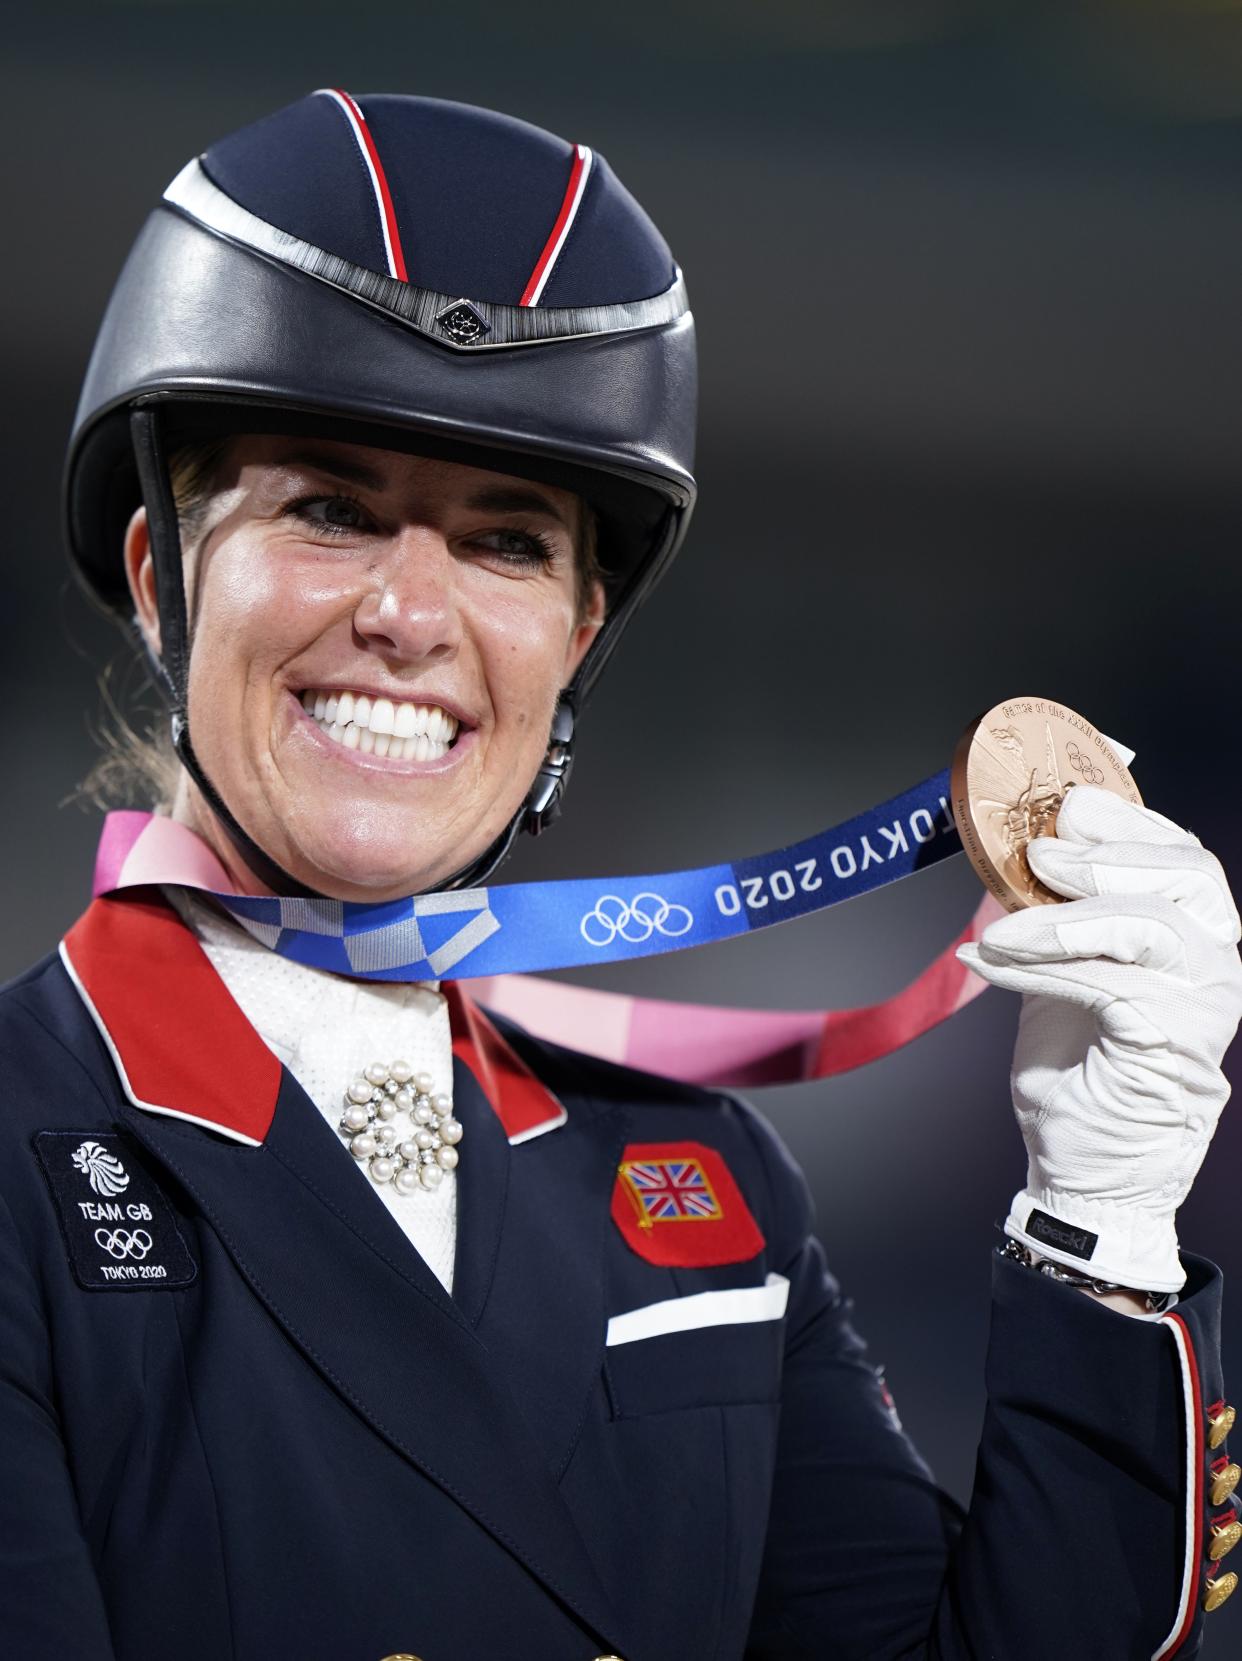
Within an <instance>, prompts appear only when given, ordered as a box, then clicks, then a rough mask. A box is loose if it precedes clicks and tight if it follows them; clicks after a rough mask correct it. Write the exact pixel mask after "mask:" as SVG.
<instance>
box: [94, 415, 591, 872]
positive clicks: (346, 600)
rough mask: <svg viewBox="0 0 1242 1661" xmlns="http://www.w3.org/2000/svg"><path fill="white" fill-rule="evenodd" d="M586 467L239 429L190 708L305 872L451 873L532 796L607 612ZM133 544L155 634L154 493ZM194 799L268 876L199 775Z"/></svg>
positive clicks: (230, 788)
mask: <svg viewBox="0 0 1242 1661" xmlns="http://www.w3.org/2000/svg"><path fill="white" fill-rule="evenodd" d="M582 512H583V510H582V505H581V503H580V501H579V499H578V498H577V497H576V496H574V495H572V494H571V493H570V492H568V491H564V490H558V489H554V488H552V487H550V486H547V485H543V484H532V483H531V482H529V481H527V480H524V479H518V478H515V477H512V476H511V475H508V474H503V473H492V472H487V471H485V470H483V469H480V468H474V467H464V466H461V465H459V464H457V463H455V462H444V461H431V460H428V459H427V458H425V457H420V456H408V455H400V454H397V453H395V452H393V451H389V450H377V449H371V448H367V447H364V446H361V445H355V444H344V443H336V442H328V441H322V440H318V439H315V440H309V439H294V438H279V437H260V436H253V437H243V438H236V439H233V440H232V441H231V442H230V444H229V445H228V447H227V449H226V451H225V454H224V457H223V460H222V463H221V465H220V467H219V468H218V470H217V473H216V479H215V489H214V491H213V493H212V495H211V498H210V500H209V502H208V504H207V507H206V510H205V513H204V514H203V516H202V519H201V521H200V522H199V523H198V524H196V526H195V533H196V535H195V545H194V546H193V547H192V548H191V549H189V550H188V551H187V555H186V587H187V594H188V596H189V606H190V618H191V635H192V643H193V644H192V651H191V669H190V686H189V715H190V731H191V733H192V735H193V739H194V747H195V750H196V752H197V754H198V756H199V759H200V761H201V762H202V765H203V767H204V770H205V771H206V773H207V776H208V777H209V778H210V779H211V780H212V782H213V783H214V784H215V786H216V788H217V789H218V790H219V792H220V794H221V796H222V797H223V798H224V800H225V801H226V802H227V803H228V805H229V807H230V809H231V810H232V812H233V814H234V816H235V817H236V818H237V819H238V821H239V822H240V823H241V825H242V826H243V828H244V829H245V830H246V831H247V832H248V834H249V835H250V836H251V837H252V838H253V839H254V841H255V842H257V843H258V844H259V846H260V847H261V848H263V849H264V850H265V852H266V853H268V854H269V855H270V856H271V857H272V858H273V859H275V860H276V861H277V863H278V864H280V865H281V866H283V867H284V869H285V870H286V871H288V872H289V873H290V874H291V875H292V876H294V877H296V878H297V879H298V880H299V881H300V882H302V883H304V884H306V885H307V886H309V887H311V888H313V889H316V890H318V891H319V892H321V893H326V894H330V895H333V896H334V897H336V898H339V899H353V900H381V899H389V898H395V897H397V896H399V895H403V894H410V893H414V892H418V891H419V890H422V889H427V888H434V887H436V886H437V885H438V884H441V883H443V881H444V880H445V879H446V878H448V877H450V876H451V875H452V874H453V873H454V872H455V871H457V870H458V869H460V867H461V866H463V865H465V864H468V863H469V862H470V861H471V860H472V859H474V858H476V857H478V855H480V854H481V853H483V852H484V850H485V849H486V848H487V847H488V846H489V845H490V844H491V843H492V842H493V841H494V840H495V838H496V837H497V836H498V835H499V834H500V833H501V831H502V830H503V829H504V827H505V826H506V824H507V823H508V822H509V820H510V819H511V818H512V817H513V815H514V814H515V813H516V812H517V810H518V808H519V807H520V805H521V803H522V800H523V798H524V797H525V795H526V792H527V790H528V789H529V787H530V784H531V782H532V780H533V778H534V776H535V773H536V771H537V769H538V767H539V764H540V762H541V761H542V760H543V757H544V754H545V751H546V748H547V742H548V731H549V726H550V723H551V719H552V715H553V713H554V710H555V707H556V700H557V695H558V693H559V692H560V690H561V688H562V687H564V686H565V685H566V684H567V683H568V681H569V680H570V678H571V677H572V675H573V672H574V670H575V669H576V668H577V666H578V664H579V663H580V662H581V660H582V657H583V655H584V654H585V652H586V650H587V648H588V646H589V645H590V643H591V641H592V640H593V639H594V637H595V635H596V633H597V632H598V630H599V627H600V623H601V621H602V605H603V597H602V594H601V593H600V592H599V591H598V590H597V591H595V592H594V593H593V594H591V595H590V596H588V597H587V599H588V604H587V607H586V613H585V615H584V614H583V611H582V609H581V608H580V606H579V596H578V585H577V581H576V569H575V548H576V545H577V540H578V536H579V533H580V527H581V516H582ZM126 565H127V569H128V571H129V575H130V586H131V590H132V592H133V595H134V601H135V605H136V607H137V610H138V615H139V620H140V622H141V624H142V626H143V629H144V632H145V633H146V635H147V638H148V640H149V642H150V643H151V644H152V646H153V647H154V648H155V649H156V650H158V644H159V640H158V620H157V615H156V610H155V590H154V577H153V572H152V566H151V558H150V551H149V546H148V542H147V535H146V521H145V517H144V515H143V513H142V512H141V510H140V511H139V513H138V514H136V515H135V517H134V519H133V521H132V522H131V524H130V528H129V533H128V536H127V541H126ZM175 814H176V816H177V817H178V818H180V819H182V820H183V821H185V822H188V823H190V824H191V825H192V826H193V828H194V829H196V830H197V831H199V833H200V834H202V835H204V836H205V837H207V838H208V840H210V841H211V843H212V846H213V847H214V848H215V850H216V852H217V853H218V854H219V855H220V857H221V858H222V859H223V860H224V862H225V864H226V865H227V866H228V868H229V869H230V871H231V872H232V873H233V875H234V876H235V878H236V879H237V880H238V882H239V884H242V885H245V886H249V887H251V888H253V886H254V883H253V878H251V877H249V874H248V872H247V871H246V869H245V867H244V866H243V865H241V863H240V861H239V860H238V857H237V855H236V853H235V852H234V850H233V848H232V845H231V843H230V842H229V841H228V839H227V837H226V836H225V834H224V833H223V831H222V830H221V829H220V827H219V825H218V824H217V823H216V821H215V819H214V817H213V816H212V814H211V813H210V811H209V810H208V809H207V808H206V807H205V805H204V804H203V802H202V800H201V798H200V797H199V795H198V792H197V790H196V788H195V787H194V785H193V784H192V783H191V781H190V780H189V779H188V778H185V777H184V776H183V781H182V788H181V791H180V795H179V798H178V801H177V803H176V805H175Z"/></svg>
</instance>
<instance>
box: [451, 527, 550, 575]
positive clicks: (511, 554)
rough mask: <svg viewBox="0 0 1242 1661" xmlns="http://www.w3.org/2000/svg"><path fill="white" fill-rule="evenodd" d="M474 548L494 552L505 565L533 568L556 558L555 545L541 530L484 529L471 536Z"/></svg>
mask: <svg viewBox="0 0 1242 1661" xmlns="http://www.w3.org/2000/svg"><path fill="white" fill-rule="evenodd" d="M471 541H472V542H473V544H474V546H475V547H476V548H482V549H483V550H484V551H485V552H487V553H491V554H496V555H498V556H499V557H500V559H501V561H502V562H503V563H504V564H505V565H509V566H517V567H526V568H527V569H531V570H534V569H536V568H538V567H540V566H544V565H550V564H551V563H552V561H553V560H554V559H555V558H556V545H555V543H554V542H553V541H552V538H551V537H549V536H545V535H544V534H543V532H542V531H518V530H498V531H484V532H483V533H482V535H480V536H476V537H472V538H471Z"/></svg>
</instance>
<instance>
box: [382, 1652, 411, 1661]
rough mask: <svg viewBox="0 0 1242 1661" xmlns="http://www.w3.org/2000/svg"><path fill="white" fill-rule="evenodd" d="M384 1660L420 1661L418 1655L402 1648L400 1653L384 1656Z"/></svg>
mask: <svg viewBox="0 0 1242 1661" xmlns="http://www.w3.org/2000/svg"><path fill="white" fill-rule="evenodd" d="M384 1661H418V1657H417V1655H407V1654H406V1653H405V1651H404V1650H402V1652H401V1654H400V1655H386V1656H384Z"/></svg>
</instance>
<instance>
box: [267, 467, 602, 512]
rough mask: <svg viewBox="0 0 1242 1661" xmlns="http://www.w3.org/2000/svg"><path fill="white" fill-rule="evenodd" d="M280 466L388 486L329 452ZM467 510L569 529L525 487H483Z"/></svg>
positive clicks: (549, 504) (363, 485)
mask: <svg viewBox="0 0 1242 1661" xmlns="http://www.w3.org/2000/svg"><path fill="white" fill-rule="evenodd" d="M281 465H282V466H284V467H309V468H312V469H313V470H314V471H315V472H317V473H328V474H330V475H331V476H332V477H333V478H337V479H343V480H344V481H345V482H346V484H355V485H358V486H359V488H360V489H362V490H374V491H382V490H384V489H386V488H387V486H388V483H389V480H388V477H387V475H386V474H385V473H383V472H382V471H381V470H380V469H379V468H375V467H368V466H367V464H366V462H364V461H354V460H352V459H351V458H349V457H347V456H337V455H335V454H333V453H332V452H331V451H328V450H299V451H297V452H296V453H295V454H293V455H290V456H285V457H284V458H283V459H282V462H281ZM466 506H467V507H468V508H470V509H471V510H472V511H473V512H476V513H542V514H545V515H546V516H547V517H548V518H549V519H555V520H556V521H557V523H558V524H560V525H564V527H565V529H566V530H569V529H570V528H571V527H570V525H569V523H568V521H567V520H566V518H565V516H564V514H563V513H562V512H561V510H560V509H559V508H558V507H557V506H556V504H555V502H553V501H552V500H551V498H550V497H548V496H545V495H544V494H543V492H542V491H540V490H533V489H529V488H528V487H526V486H525V485H518V484H513V485H486V486H484V488H483V489H482V490H477V491H475V493H474V494H473V495H472V496H470V497H468V498H467V500H466Z"/></svg>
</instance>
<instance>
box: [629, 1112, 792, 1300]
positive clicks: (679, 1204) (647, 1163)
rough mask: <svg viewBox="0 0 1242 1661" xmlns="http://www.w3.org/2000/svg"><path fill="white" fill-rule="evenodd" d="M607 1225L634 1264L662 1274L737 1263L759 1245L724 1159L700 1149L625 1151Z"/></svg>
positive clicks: (635, 1147) (689, 1145)
mask: <svg viewBox="0 0 1242 1661" xmlns="http://www.w3.org/2000/svg"><path fill="white" fill-rule="evenodd" d="M612 1220H613V1222H614V1223H616V1225H617V1227H618V1229H620V1231H621V1234H622V1237H623V1238H624V1240H625V1242H626V1244H627V1245H628V1246H629V1247H630V1248H631V1249H632V1250H633V1251H635V1252H637V1254H638V1255H639V1257H642V1258H645V1259H646V1261H647V1262H648V1263H656V1264H660V1265H661V1266H663V1267H665V1268H674V1269H677V1268H680V1269H706V1268H710V1267H712V1266H713V1265H715V1264H719V1263H744V1262H745V1261H746V1260H747V1259H748V1258H751V1257H754V1256H756V1255H757V1254H758V1253H759V1252H761V1251H762V1250H763V1245H764V1239H763V1235H762V1233H761V1232H760V1229H759V1225H758V1223H756V1221H755V1219H754V1217H753V1215H752V1214H751V1210H750V1207H749V1206H748V1205H747V1204H746V1201H745V1199H744V1198H743V1196H742V1192H741V1190H740V1189H739V1187H738V1185H737V1183H736V1181H735V1180H734V1178H733V1173H732V1172H731V1171H730V1170H729V1167H728V1165H727V1164H726V1163H725V1160H724V1156H723V1155H722V1154H720V1153H719V1152H718V1151H717V1150H716V1149H715V1148H709V1147H707V1146H705V1145H704V1144H703V1143H702V1142H645V1143H631V1144H630V1146H629V1147H627V1148H626V1150H625V1152H624V1154H623V1155H622V1157H621V1163H620V1165H619V1166H618V1168H617V1180H616V1182H615V1184H614V1185H613V1192H612ZM687 1224H692V1225H693V1227H687V1226H684V1225H687Z"/></svg>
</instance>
